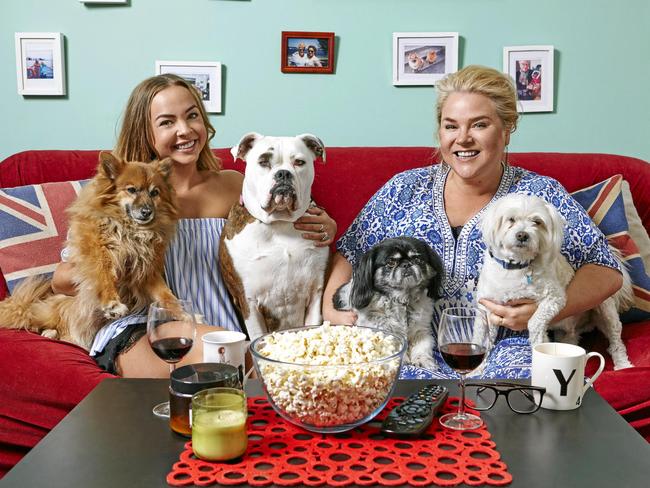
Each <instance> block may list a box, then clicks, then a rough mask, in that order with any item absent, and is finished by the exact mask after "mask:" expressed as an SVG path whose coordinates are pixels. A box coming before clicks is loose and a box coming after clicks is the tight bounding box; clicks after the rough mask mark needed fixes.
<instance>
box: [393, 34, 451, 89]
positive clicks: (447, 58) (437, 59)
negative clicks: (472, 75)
mask: <svg viewBox="0 0 650 488" xmlns="http://www.w3.org/2000/svg"><path fill="white" fill-rule="evenodd" d="M455 71H458V32H394V33H393V85H435V84H436V82H437V81H438V80H440V79H441V78H442V77H444V76H445V75H448V74H449V73H453V72H455Z"/></svg>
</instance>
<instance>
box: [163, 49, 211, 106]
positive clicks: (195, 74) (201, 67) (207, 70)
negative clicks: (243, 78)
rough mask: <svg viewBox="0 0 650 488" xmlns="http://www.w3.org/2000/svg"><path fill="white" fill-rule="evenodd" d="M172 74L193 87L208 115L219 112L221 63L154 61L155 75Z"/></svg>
mask: <svg viewBox="0 0 650 488" xmlns="http://www.w3.org/2000/svg"><path fill="white" fill-rule="evenodd" d="M166 73H173V74H175V75H178V76H180V77H182V78H185V79H186V80H187V81H189V82H190V83H191V84H192V85H194V86H195V87H196V88H197V89H198V90H199V92H201V96H202V99H203V104H204V105H205V110H206V111H207V112H209V113H220V112H221V63H218V62H212V61H156V74H157V75H163V74H166Z"/></svg>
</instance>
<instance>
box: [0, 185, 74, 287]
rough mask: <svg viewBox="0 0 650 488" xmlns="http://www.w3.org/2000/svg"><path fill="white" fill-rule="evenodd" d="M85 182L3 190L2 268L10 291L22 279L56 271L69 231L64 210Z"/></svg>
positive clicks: (0, 217)
mask: <svg viewBox="0 0 650 488" xmlns="http://www.w3.org/2000/svg"><path fill="white" fill-rule="evenodd" d="M83 183H84V182H78V181H66V182H57V183H43V184H42V185H28V186H21V187H16V188H1V189H0V271H1V272H2V274H3V275H4V278H5V281H6V284H7V287H8V290H9V291H10V292H11V290H13V288H14V287H15V285H16V284H17V283H18V282H19V281H20V280H21V279H23V278H26V277H28V276H34V275H41V274H49V273H52V272H53V271H54V268H55V267H56V264H57V263H58V262H59V261H60V260H61V258H60V252H61V248H62V247H63V245H64V242H65V238H66V233H67V231H68V218H67V215H66V213H65V209H66V208H67V207H68V206H69V205H70V203H72V201H73V200H74V199H75V198H76V197H77V194H78V193H79V190H80V188H81V185H82V184H83Z"/></svg>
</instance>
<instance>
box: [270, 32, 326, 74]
mask: <svg viewBox="0 0 650 488" xmlns="http://www.w3.org/2000/svg"><path fill="white" fill-rule="evenodd" d="M281 52H282V59H281V61H280V70H281V71H282V72H283V73H325V74H332V73H334V32H299V31H292V32H286V31H285V32H282V49H281Z"/></svg>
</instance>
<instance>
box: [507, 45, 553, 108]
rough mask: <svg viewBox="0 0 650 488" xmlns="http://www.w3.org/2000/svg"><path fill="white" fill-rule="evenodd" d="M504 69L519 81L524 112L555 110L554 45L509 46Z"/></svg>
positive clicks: (518, 96) (518, 93) (520, 98)
mask: <svg viewBox="0 0 650 488" xmlns="http://www.w3.org/2000/svg"><path fill="white" fill-rule="evenodd" d="M503 71H504V72H506V73H508V74H509V75H510V76H511V77H512V79H513V80H514V81H515V85H516V87H517V99H518V100H519V111H520V112H552V111H553V92H554V90H553V46H506V47H504V48H503Z"/></svg>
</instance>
